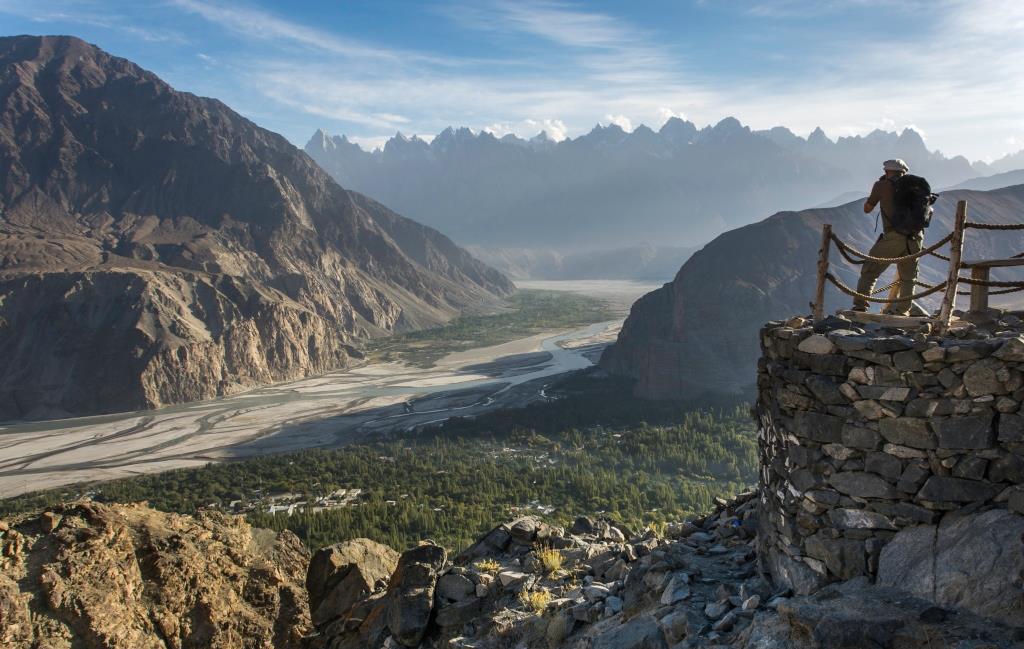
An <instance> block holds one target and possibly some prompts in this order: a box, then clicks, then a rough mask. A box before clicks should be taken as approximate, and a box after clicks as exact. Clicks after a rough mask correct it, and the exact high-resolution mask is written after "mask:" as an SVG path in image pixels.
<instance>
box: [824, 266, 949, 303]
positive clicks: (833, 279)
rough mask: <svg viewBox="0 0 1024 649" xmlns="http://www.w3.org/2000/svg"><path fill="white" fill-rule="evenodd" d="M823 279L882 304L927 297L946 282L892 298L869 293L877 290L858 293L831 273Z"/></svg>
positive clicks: (869, 300)
mask: <svg viewBox="0 0 1024 649" xmlns="http://www.w3.org/2000/svg"><path fill="white" fill-rule="evenodd" d="M825 279H827V280H828V281H830V282H832V284H833V285H834V286H835V287H836V288H838V289H839V290H840V291H842V292H843V293H846V294H847V295H849V296H851V297H857V298H860V299H862V300H867V301H868V302H881V303H883V304H892V303H893V302H902V301H904V300H918V299H920V298H923V297H928V296H929V295H931V294H932V293H937V292H939V291H941V290H942V289H944V288H946V283H945V282H943V283H941V284H937V285H935V286H933V287H931V288H930V289H928V290H927V291H921V292H920V293H915V294H913V295H908V296H907V297H903V298H895V299H893V298H887V297H871V295H875V294H877V293H878V291H875V292H873V293H872V294H871V295H864V294H863V293H858V292H857V291H855V290H853V289H852V288H850V287H849V286H847V285H846V284H843V282H842V280H840V279H839V278H838V277H836V276H835V275H833V274H832V273H826V274H825ZM895 283H896V284H898V283H899V282H895Z"/></svg>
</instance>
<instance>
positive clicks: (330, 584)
mask: <svg viewBox="0 0 1024 649" xmlns="http://www.w3.org/2000/svg"><path fill="white" fill-rule="evenodd" d="M397 566H398V553H397V552H395V551H394V550H392V549H391V548H389V547H388V546H386V545H381V544H380V543H377V542H376V541H371V540H370V539H353V540H351V541H345V542H344V543H338V544H335V545H331V546H328V547H326V548H321V549H319V550H317V552H316V554H315V555H313V559H312V561H310V562H309V569H308V570H307V571H306V591H307V592H308V593H309V609H310V611H312V614H313V624H315V625H320V624H323V623H324V622H327V621H330V620H331V619H333V618H335V617H338V616H340V615H343V614H344V613H346V612H347V611H348V610H349V609H351V608H352V606H354V605H355V604H356V602H358V601H360V600H361V599H363V598H365V597H366V596H367V595H369V594H370V593H372V592H373V591H374V590H375V589H376V588H377V586H378V585H380V584H381V583H382V582H386V580H387V579H388V578H389V577H391V574H392V573H393V572H394V571H395V568H396V567H397Z"/></svg>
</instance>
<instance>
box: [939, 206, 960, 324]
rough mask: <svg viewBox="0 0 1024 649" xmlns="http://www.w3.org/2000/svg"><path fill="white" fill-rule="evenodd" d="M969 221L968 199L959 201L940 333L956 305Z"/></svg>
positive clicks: (940, 311) (951, 316)
mask: <svg viewBox="0 0 1024 649" xmlns="http://www.w3.org/2000/svg"><path fill="white" fill-rule="evenodd" d="M966 222H967V201H957V204H956V219H955V220H954V221H953V240H952V241H950V242H949V275H948V277H947V278H946V294H945V295H944V296H943V298H942V308H941V309H940V310H939V331H938V332H939V333H940V334H945V333H946V332H947V331H948V330H949V323H950V321H951V320H952V318H953V309H954V308H955V307H956V289H957V283H958V282H959V281H960V257H961V255H962V254H963V251H964V223H966Z"/></svg>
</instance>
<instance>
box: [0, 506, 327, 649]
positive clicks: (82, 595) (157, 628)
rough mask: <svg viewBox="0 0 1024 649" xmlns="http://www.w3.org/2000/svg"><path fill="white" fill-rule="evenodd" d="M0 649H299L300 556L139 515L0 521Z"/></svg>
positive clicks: (213, 517) (245, 531)
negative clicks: (0, 547) (1, 568)
mask: <svg viewBox="0 0 1024 649" xmlns="http://www.w3.org/2000/svg"><path fill="white" fill-rule="evenodd" d="M0 546H2V547H3V556H2V558H0V562H2V563H3V570H0V645H2V646H4V647H11V648H17V649H21V648H25V649H27V648H29V647H81V648H83V649H92V648H94V647H95V648H99V647H104V648H107V649H149V648H152V649H165V648H166V647H210V648H211V649H214V648H216V649H239V648H246V649H249V648H251V649H263V648H264V647H271V646H272V647H275V648H277V649H298V648H299V647H301V646H302V645H301V641H302V637H303V635H305V634H306V633H308V631H309V630H310V620H309V605H308V600H307V596H306V592H305V588H304V585H303V581H304V578H305V573H306V566H307V564H308V562H309V555H308V553H307V552H306V550H305V548H304V547H303V546H302V544H301V542H300V541H299V539H298V537H296V536H295V535H294V534H292V533H290V532H282V533H280V534H276V535H275V534H274V533H273V532H270V531H268V530H256V529H252V528H250V527H249V526H248V525H247V524H246V523H245V522H244V521H243V520H242V519H241V518H236V517H228V516H223V515H220V514H201V515H199V516H197V517H190V516H179V515H177V514H165V513H162V512H158V511H155V510H152V509H149V508H148V507H145V506H143V505H111V506H107V505H100V504H98V503H81V504H70V505H65V506H62V507H58V508H56V509H54V510H50V511H47V512H43V513H41V514H35V515H31V516H21V517H18V518H14V519H9V520H7V521H0Z"/></svg>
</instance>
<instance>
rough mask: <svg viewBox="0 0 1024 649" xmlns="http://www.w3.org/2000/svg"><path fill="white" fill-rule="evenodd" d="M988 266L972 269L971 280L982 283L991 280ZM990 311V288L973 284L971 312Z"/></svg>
mask: <svg viewBox="0 0 1024 649" xmlns="http://www.w3.org/2000/svg"><path fill="white" fill-rule="evenodd" d="M989 270H990V269H989V267H988V266H974V267H973V268H971V279H976V280H979V281H982V282H987V281H988V280H989ZM987 310H988V287H987V286H985V285H983V284H971V311H973V312H975V313H982V312H984V311H987Z"/></svg>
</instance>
